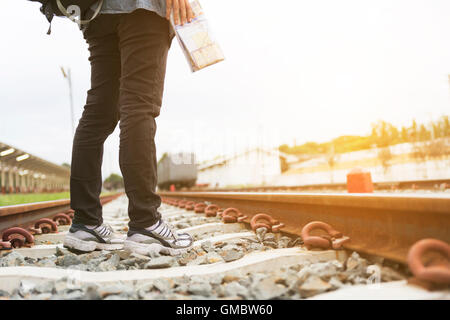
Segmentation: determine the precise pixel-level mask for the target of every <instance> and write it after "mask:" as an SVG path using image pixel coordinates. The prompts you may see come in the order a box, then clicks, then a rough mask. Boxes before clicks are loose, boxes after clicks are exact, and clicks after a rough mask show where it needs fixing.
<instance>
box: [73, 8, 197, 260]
mask: <svg viewBox="0 0 450 320" xmlns="http://www.w3.org/2000/svg"><path fill="white" fill-rule="evenodd" d="M171 13H172V14H173V19H174V23H175V24H176V25H178V24H181V25H183V24H185V23H189V22H191V21H192V19H193V18H194V16H193V12H192V9H191V7H190V5H189V1H188V0H104V2H103V5H102V9H101V11H100V15H99V16H98V17H96V18H95V19H94V20H92V21H91V22H90V23H89V24H88V25H87V27H85V28H83V35H84V38H85V40H86V42H87V43H88V46H89V52H90V57H89V61H90V63H91V88H90V90H88V94H87V99H86V105H85V107H84V111H83V114H82V117H81V119H80V121H79V124H78V127H77V129H76V133H75V136H74V140H73V148H72V164H71V177H70V198H71V208H72V209H73V210H74V211H75V215H74V220H73V222H72V226H71V228H70V230H69V232H68V233H67V235H66V237H65V239H64V246H65V247H67V248H69V249H74V250H78V251H83V252H90V251H93V250H96V249H101V250H118V249H122V248H125V249H126V250H128V251H131V252H136V253H139V254H146V255H151V254H152V253H154V252H162V253H166V254H170V255H177V254H180V253H182V252H185V251H186V250H187V249H189V248H190V247H192V242H193V240H192V237H191V236H190V235H189V234H187V233H177V232H176V231H175V230H173V228H172V227H171V226H170V225H169V224H168V223H166V222H165V221H164V220H163V219H162V218H161V214H160V213H159V212H158V208H159V206H160V204H161V199H160V197H159V196H158V195H157V194H156V193H155V190H156V183H157V181H156V180H157V175H156V149H155V141H154V137H155V132H156V122H155V118H156V117H157V116H158V115H159V113H160V108H161V102H162V96H163V88H164V78H165V72H166V61H167V54H168V50H169V48H170V45H171V42H172V39H173V37H174V31H173V29H172V27H171V24H170V22H169V17H170V15H171ZM119 119H120V125H119V127H120V151H119V164H120V169H121V171H122V174H123V178H124V184H125V192H126V194H127V197H128V200H129V205H128V215H129V218H130V222H129V231H128V234H127V238H126V239H123V238H121V237H119V235H116V234H115V233H114V232H113V229H112V228H111V227H110V226H108V225H106V224H104V223H103V219H102V206H101V203H100V199H99V196H100V192H101V188H102V177H101V165H102V156H103V143H104V141H105V140H106V138H107V137H108V136H109V135H110V134H111V133H112V132H113V131H114V129H115V127H116V125H117V123H118V122H119Z"/></svg>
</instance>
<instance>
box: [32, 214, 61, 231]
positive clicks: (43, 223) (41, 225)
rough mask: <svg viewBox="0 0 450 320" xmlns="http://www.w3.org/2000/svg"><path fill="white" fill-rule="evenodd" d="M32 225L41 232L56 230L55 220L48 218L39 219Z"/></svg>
mask: <svg viewBox="0 0 450 320" xmlns="http://www.w3.org/2000/svg"><path fill="white" fill-rule="evenodd" d="M34 227H35V228H36V229H41V230H42V233H54V232H58V226H57V225H56V222H55V221H53V220H51V219H48V218H42V219H39V220H38V221H36V223H35V224H34Z"/></svg>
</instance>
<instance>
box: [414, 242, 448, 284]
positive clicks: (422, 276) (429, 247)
mask: <svg viewBox="0 0 450 320" xmlns="http://www.w3.org/2000/svg"><path fill="white" fill-rule="evenodd" d="M431 251H435V252H439V253H441V254H442V255H443V256H444V257H445V258H446V259H447V260H446V262H444V263H442V262H441V263H440V264H434V265H429V266H424V264H423V262H422V257H423V256H424V254H425V253H427V252H431ZM408 265H409V269H410V270H411V272H412V273H413V274H414V276H415V277H416V278H417V279H419V280H424V281H429V282H433V283H438V284H441V283H443V284H450V245H448V244H447V243H445V242H444V241H441V240H437V239H423V240H420V241H418V242H416V243H415V244H414V245H413V246H412V247H411V249H409V252H408Z"/></svg>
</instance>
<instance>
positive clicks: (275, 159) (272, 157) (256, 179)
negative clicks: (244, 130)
mask: <svg viewBox="0 0 450 320" xmlns="http://www.w3.org/2000/svg"><path fill="white" fill-rule="evenodd" d="M283 159H284V157H283V155H280V152H279V151H278V150H262V149H259V148H256V149H252V150H249V151H246V152H243V153H241V154H238V155H235V156H230V157H226V158H225V157H223V158H219V159H214V160H212V161H208V162H206V163H202V164H200V165H199V166H198V179H197V184H200V185H205V184H207V185H209V187H231V186H261V185H270V184H271V183H272V180H273V179H274V178H275V177H277V176H279V175H280V174H281V171H282V161H283Z"/></svg>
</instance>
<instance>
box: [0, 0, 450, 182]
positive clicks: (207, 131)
mask: <svg viewBox="0 0 450 320" xmlns="http://www.w3.org/2000/svg"><path fill="white" fill-rule="evenodd" d="M200 2H201V4H202V6H203V8H204V11H205V13H206V16H207V18H208V20H209V23H210V25H211V28H212V30H213V32H214V35H215V38H216V39H217V41H218V43H219V44H220V46H221V47H222V49H223V51H224V54H225V57H226V60H225V61H223V62H221V63H218V64H216V65H214V66H211V67H208V68H206V69H204V70H201V71H199V72H196V73H191V72H190V70H189V67H188V64H187V62H186V60H185V57H184V56H183V54H182V52H181V50H180V48H179V45H178V43H177V42H176V40H175V39H174V42H173V43H172V47H171V50H170V53H169V58H168V67H167V74H166V81H165V92H164V98H163V106H162V109H161V115H160V116H159V117H158V118H157V125H158V130H157V135H156V143H157V152H158V157H160V156H161V155H162V153H164V152H179V151H192V152H195V153H196V154H197V158H198V160H199V161H203V160H207V159H212V158H214V157H216V156H218V155H223V154H233V153H236V152H239V151H242V150H244V149H247V148H251V147H257V146H259V147H266V148H269V147H275V146H278V145H280V144H284V143H287V144H289V145H292V144H293V143H294V141H295V142H296V143H297V144H300V143H304V142H307V141H317V142H322V141H326V140H329V139H332V138H335V137H337V136H340V135H346V134H359V135H365V134H369V133H370V128H371V127H370V125H371V123H373V122H375V121H377V120H385V121H388V122H391V123H393V124H394V125H398V126H399V125H406V124H409V123H410V122H411V121H412V119H416V120H418V121H419V122H428V121H430V120H433V119H436V118H438V117H439V116H441V115H444V114H447V115H448V114H450V112H449V111H450V80H449V74H450V41H449V39H450V19H449V16H450V1H448V0H370V1H369V0H314V1H313V0H308V1H306V0H287V1H283V2H277V1H267V0H246V1H242V0H241V1H238V0H227V1H219V0H200ZM47 28H48V24H47V22H46V19H45V18H44V16H42V15H41V14H40V12H39V4H37V3H32V2H30V1H26V0H1V1H0V29H1V30H2V39H1V41H0V57H1V59H0V75H1V77H0V141H1V142H4V143H8V144H11V145H13V146H16V147H17V148H20V149H22V150H25V151H27V152H29V153H31V154H34V155H36V156H39V157H41V158H44V159H46V160H49V161H52V162H55V163H58V164H61V163H63V162H68V163H70V158H71V149H72V145H71V143H72V127H71V126H72V124H71V115H70V103H69V93H68V85H67V81H66V80H65V79H64V78H63V75H62V73H61V70H60V66H64V67H66V68H67V67H70V69H71V72H72V78H73V79H72V82H73V95H74V109H75V110H74V113H75V119H76V123H78V119H79V118H80V116H81V113H82V110H83V107H84V103H85V101H86V91H87V90H88V89H89V85H90V66H89V62H88V50H87V44H86V43H85V41H84V39H83V37H82V34H81V32H80V31H79V29H78V27H77V25H76V24H74V23H72V22H70V21H68V20H67V19H62V18H57V19H56V20H55V21H54V23H53V25H52V34H51V35H50V36H48V35H47V34H46V32H47ZM118 149H119V128H118V127H117V128H116V131H115V132H114V133H113V134H112V135H111V136H110V137H109V138H108V140H107V141H106V143H105V152H104V164H103V175H104V176H107V175H109V174H110V173H112V172H115V173H120V169H119V164H118Z"/></svg>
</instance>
